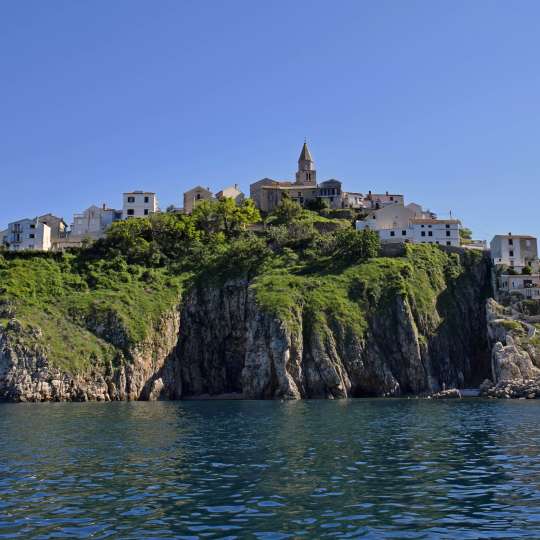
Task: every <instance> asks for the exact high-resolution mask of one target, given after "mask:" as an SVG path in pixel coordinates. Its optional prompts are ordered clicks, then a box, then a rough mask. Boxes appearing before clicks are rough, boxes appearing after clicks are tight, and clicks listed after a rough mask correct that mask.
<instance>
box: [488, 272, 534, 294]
mask: <svg viewBox="0 0 540 540" xmlns="http://www.w3.org/2000/svg"><path fill="white" fill-rule="evenodd" d="M497 285H498V288H499V291H500V292H507V293H511V294H512V293H514V294H519V295H520V296H523V297H524V298H532V299H534V300H540V274H531V275H522V274H521V275H510V274H502V275H500V276H497Z"/></svg>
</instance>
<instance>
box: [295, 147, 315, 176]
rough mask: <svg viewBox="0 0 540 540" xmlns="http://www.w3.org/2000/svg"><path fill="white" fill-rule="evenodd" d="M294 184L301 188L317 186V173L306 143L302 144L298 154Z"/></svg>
mask: <svg viewBox="0 0 540 540" xmlns="http://www.w3.org/2000/svg"><path fill="white" fill-rule="evenodd" d="M296 183H297V184H300V185H302V186H316V185H317V171H316V170H315V163H313V159H312V157H311V154H310V152H309V148H308V145H307V143H306V142H304V146H302V152H300V157H299V158H298V172H297V173H296Z"/></svg>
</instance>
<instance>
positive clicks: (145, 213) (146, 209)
mask: <svg viewBox="0 0 540 540" xmlns="http://www.w3.org/2000/svg"><path fill="white" fill-rule="evenodd" d="M144 215H145V216H147V215H148V208H145V209H144Z"/></svg>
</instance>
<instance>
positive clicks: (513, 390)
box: [482, 297, 540, 398]
mask: <svg viewBox="0 0 540 540" xmlns="http://www.w3.org/2000/svg"><path fill="white" fill-rule="evenodd" d="M503 300H504V304H505V305H503V304H501V303H498V302H496V301H495V300H494V299H492V298H490V299H489V300H488V301H487V303H486V318H487V323H488V339H489V342H490V348H491V375H490V379H489V380H486V381H485V382H484V384H483V385H482V393H483V394H484V395H486V396H490V397H503V398H511V397H514V398H519V397H527V398H536V397H540V338H539V336H538V333H539V328H540V316H539V315H538V314H536V313H538V311H540V302H538V301H535V300H517V301H516V300H515V299H512V298H508V297H507V298H504V299H503ZM531 308H534V309H533V312H534V313H535V314H534V315H531V314H530V310H531Z"/></svg>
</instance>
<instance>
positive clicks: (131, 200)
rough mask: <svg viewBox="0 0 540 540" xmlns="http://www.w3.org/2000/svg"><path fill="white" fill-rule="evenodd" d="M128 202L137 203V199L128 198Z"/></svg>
mask: <svg viewBox="0 0 540 540" xmlns="http://www.w3.org/2000/svg"><path fill="white" fill-rule="evenodd" d="M127 202H135V197H128V201H127Z"/></svg>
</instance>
